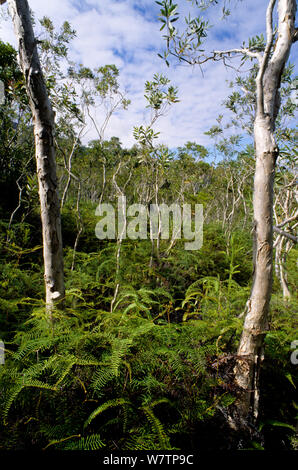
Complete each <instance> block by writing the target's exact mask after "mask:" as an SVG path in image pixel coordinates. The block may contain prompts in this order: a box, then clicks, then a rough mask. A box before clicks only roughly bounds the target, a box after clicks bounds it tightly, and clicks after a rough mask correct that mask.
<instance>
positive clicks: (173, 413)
mask: <svg viewBox="0 0 298 470" xmlns="http://www.w3.org/2000/svg"><path fill="white" fill-rule="evenodd" d="M41 24H42V26H43V28H44V31H45V33H44V34H45V39H44V42H43V43H42V44H41V46H40V47H41V50H40V53H41V56H42V60H43V66H44V70H45V76H46V79H47V85H48V89H49V92H50V94H51V98H52V102H53V103H54V106H55V109H56V112H57V135H56V151H57V168H58V177H59V189H60V195H61V199H62V201H61V208H62V231H63V244H64V263H65V282H66V297H65V300H64V305H63V308H62V306H61V308H59V307H58V308H57V309H56V310H55V311H54V312H53V318H52V321H50V320H49V317H48V314H47V312H46V310H45V305H44V282H43V262H42V239H41V227H40V216H39V211H40V209H39V200H38V190H37V179H36V175H35V166H34V142H33V136H32V123H31V116H30V112H29V110H28V103H27V99H26V96H25V93H24V87H23V83H22V77H21V74H20V72H19V70H18V66H17V62H16V52H15V51H14V50H13V48H12V47H11V46H9V45H7V44H4V43H0V79H1V80H2V81H3V82H4V84H5V90H6V100H5V104H3V105H0V114H1V128H0V161H1V186H2V188H3V192H2V194H1V199H0V214H1V238H0V243H1V245H0V256H1V267H0V309H1V316H0V338H1V339H2V340H3V341H4V343H5V359H6V360H5V364H4V365H1V366H0V394H1V403H0V414H1V421H0V435H1V440H0V449H2V450H4V449H5V450H7V449H9V450H18V449H20V450H22V449H35V450H38V449H48V448H54V449H86V450H93V449H101V448H106V449H109V450H110V449H111V450H128V449H130V450H132V449H134V450H135V449H144V450H148V449H155V450H158V449H187V448H189V449H193V450H200V449H204V450H213V449H216V450H223V449H244V448H248V449H262V448H265V449H275V450H276V449H280V450H285V449H295V448H297V437H295V425H296V415H297V407H298V404H297V403H296V402H295V399H296V398H295V394H296V383H297V378H298V377H297V365H295V364H293V363H291V361H290V356H291V353H292V352H293V350H292V349H291V344H292V342H293V341H294V340H295V339H296V337H295V328H297V317H295V312H297V298H296V297H295V294H294V293H295V285H296V284H297V272H296V269H295V268H296V266H295V265H296V257H297V249H296V248H295V245H294V242H293V241H291V240H288V239H284V238H283V237H282V236H280V235H279V234H277V236H276V245H275V247H276V248H275V249H276V256H275V279H274V288H273V299H272V302H271V318H270V332H269V333H267V335H266V338H265V351H264V362H263V366H262V376H261V388H262V396H261V405H260V417H259V425H258V428H256V429H251V434H250V435H243V436H242V435H239V434H235V433H234V432H233V431H232V430H231V429H229V428H228V425H227V420H226V417H227V413H228V409H229V407H232V406H233V403H234V401H235V399H236V397H237V394H239V393H240V391H239V390H237V388H236V387H235V385H234V384H233V365H234V361H235V355H236V351H237V344H238V341H239V336H240V333H241V331H242V326H243V316H244V314H243V312H244V311H245V304H246V301H247V299H248V296H249V292H250V287H251V278H252V277H251V273H252V257H253V254H252V240H251V230H252V179H253V171H254V152H253V148H252V146H251V145H250V144H243V143H242V142H247V141H248V140H247V139H249V138H250V137H251V115H252V114H253V108H254V85H253V83H254V82H253V77H254V76H255V74H256V70H255V69H253V70H252V71H251V73H250V75H248V76H247V77H246V78H245V79H243V77H242V78H241V79H240V78H239V79H238V81H236V83H234V84H231V87H233V91H232V93H231V95H230V96H229V97H228V98H227V101H226V103H225V113H226V114H225V116H230V118H227V119H228V120H227V122H224V119H223V116H220V117H219V118H218V120H217V122H216V124H215V125H214V126H213V127H212V128H211V129H210V131H209V132H208V134H209V135H210V138H211V141H210V142H211V144H210V148H208V149H206V148H205V147H203V146H201V145H199V144H197V143H194V142H187V143H186V144H185V146H183V147H181V148H178V149H175V150H171V149H169V148H167V147H166V146H164V145H158V144H156V136H157V133H156V131H155V130H153V126H155V125H156V121H157V120H158V118H159V116H160V115H162V113H163V112H164V111H165V110H166V109H167V108H168V107H170V106H172V105H174V103H175V102H176V101H177V99H178V96H177V90H176V89H175V88H174V87H173V86H172V85H171V84H170V83H169V81H168V80H167V79H166V78H165V77H163V76H160V75H155V76H154V77H153V80H152V82H147V83H146V84H145V95H146V98H147V100H148V106H149V107H150V109H151V121H150V123H149V125H148V126H146V125H144V126H141V127H139V128H135V130H134V135H135V138H136V145H135V146H134V147H132V148H130V149H125V148H123V146H122V145H121V142H120V141H119V139H118V138H117V137H113V138H112V139H110V140H105V139H104V129H105V126H106V125H107V122H108V118H109V116H110V113H111V112H113V111H114V109H115V108H116V107H117V106H119V107H122V108H124V109H125V108H126V107H127V106H129V102H128V101H127V100H126V99H125V96H124V94H122V92H121V91H120V89H119V85H118V82H117V77H118V73H119V72H118V70H117V68H116V67H115V66H112V65H106V66H101V67H100V68H98V69H97V70H94V71H92V70H90V69H88V68H86V67H83V66H82V65H80V66H77V65H75V64H71V66H70V67H69V69H68V72H67V74H68V75H67V78H68V80H69V81H68V85H67V87H66V89H65V75H64V73H65V72H63V73H62V70H64V69H63V67H62V66H61V65H60V64H61V63H62V61H63V60H66V58H67V44H68V42H69V41H70V40H71V38H72V37H73V36H74V34H75V33H74V32H73V31H72V30H71V28H70V26H69V25H68V24H67V23H65V24H64V26H63V30H62V31H60V32H59V33H56V32H55V31H54V29H53V25H52V24H51V22H50V20H49V19H47V18H45V19H43V21H42V23H41ZM53 58H54V59H53ZM293 78H294V77H293V69H292V67H291V66H289V67H288V68H287V70H286V71H285V73H284V76H283V88H282V90H283V91H282V99H283V107H282V111H281V113H280V117H279V122H278V137H279V144H280V147H281V149H282V151H281V157H280V159H279V164H278V171H277V185H276V195H275V196H276V197H275V201H276V202H275V207H274V211H275V218H276V225H278V224H279V223H281V222H282V221H283V220H285V219H286V218H289V217H291V215H293V213H294V212H293V211H295V193H294V186H293V181H294V179H295V175H294V166H295V161H296V160H297V150H296V148H295V139H294V131H293V129H292V128H291V125H289V121H290V120H291V118H292V117H293V114H294V109H293V105H292V104H291V102H290V100H289V95H290V89H291V83H292V81H293ZM243 88H245V92H243V91H241V90H243ZM96 100H99V101H100V103H101V104H102V103H104V105H105V109H108V111H107V117H106V120H105V121H104V122H103V124H102V127H101V128H100V126H97V130H98V139H97V140H94V141H92V142H89V144H83V143H82V140H81V136H82V134H83V133H84V129H85V126H86V121H85V119H86V115H88V114H89V115H90V112H91V111H92V105H93V104H94V103H95V102H97V101H96ZM86 110H88V111H89V112H87V111H86ZM227 110H229V112H230V114H229V112H228V111H227ZM84 113H85V114H84ZM229 119H230V121H229ZM286 119H287V126H285V120H286ZM290 122H291V121H290ZM232 124H233V125H234V126H235V124H237V125H238V131H239V132H238V133H237V134H235V133H234V134H231V132H230V128H231V125H232ZM123 194H125V196H126V198H127V203H128V204H132V203H142V204H145V205H147V206H148V205H149V204H150V203H152V202H155V201H157V202H158V203H159V204H160V203H167V204H172V203H177V204H182V203H191V204H203V206H204V217H205V220H204V243H203V246H202V248H201V249H200V250H197V251H187V250H185V249H184V240H183V239H182V240H174V239H173V238H172V239H170V240H157V241H154V242H152V241H151V240H150V239H148V240H128V239H126V240H122V241H119V240H118V241H113V240H98V239H97V238H96V236H95V232H94V229H95V226H96V223H97V221H98V217H97V216H96V215H95V209H96V206H97V205H98V203H99V202H110V203H113V204H115V206H116V205H117V197H118V196H121V195H123ZM294 224H295V221H294V220H293V221H292V225H291V223H289V224H288V225H287V231H288V232H289V233H291V230H293V228H292V227H294ZM278 237H279V238H278ZM281 281H282V284H281ZM285 283H286V286H287V292H286V291H285V287H284V286H285ZM289 293H290V294H291V296H289V295H288V294H289Z"/></svg>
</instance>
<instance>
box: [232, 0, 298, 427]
mask: <svg viewBox="0 0 298 470" xmlns="http://www.w3.org/2000/svg"><path fill="white" fill-rule="evenodd" d="M274 4H275V1H273V0H271V1H270V2H269V7H268V10H267V45H266V49H265V52H264V55H263V57H262V60H261V62H260V68H259V73H258V76H257V79H256V85H257V110H256V117H255V123H254V139H255V156H256V167H255V179H254V199H253V206H254V231H255V234H254V235H255V236H254V280H253V286H252V292H251V297H250V300H249V302H248V311H247V315H246V318H245V323H244V328H243V333H242V336H241V340H240V344H239V348H238V356H240V357H241V358H240V359H238V361H237V365H236V369H235V379H236V383H237V384H238V385H239V386H240V387H241V388H242V389H243V390H244V393H243V396H242V398H241V400H240V401H239V405H238V409H239V411H240V414H241V416H242V417H243V418H246V417H247V416H248V415H249V414H250V413H251V414H252V416H253V417H254V418H256V417H257V414H258V396H259V385H258V377H259V370H260V363H261V360H262V346H263V338H264V334H265V332H266V330H267V322H268V310H269V302H270V297H271V287H272V270H273V260H272V252H273V242H272V240H273V218H272V210H273V184H274V171H275V162H276V159H277V156H278V148H277V145H276V141H275V137H274V130H275V120H276V117H277V114H278V111H279V105H280V104H279V87H280V81H281V75H282V72H283V70H284V66H285V64H286V61H287V59H288V56H289V52H290V49H291V45H292V42H293V40H294V34H295V28H294V25H295V13H296V1H295V0H279V1H278V18H279V20H278V37H277V40H276V42H275V47H274V51H273V52H272V50H273V32H272V10H273V7H274ZM271 54H272V55H271Z"/></svg>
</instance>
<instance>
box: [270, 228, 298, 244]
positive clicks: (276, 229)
mask: <svg viewBox="0 0 298 470" xmlns="http://www.w3.org/2000/svg"><path fill="white" fill-rule="evenodd" d="M273 230H274V232H277V233H279V234H280V235H282V236H283V237H286V238H288V239H289V240H292V241H293V242H295V243H298V237H295V235H292V234H291V233H288V232H285V231H284V230H281V229H280V228H278V227H276V226H274V227H273Z"/></svg>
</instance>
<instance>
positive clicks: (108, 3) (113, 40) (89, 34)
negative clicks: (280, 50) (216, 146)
mask: <svg viewBox="0 0 298 470" xmlns="http://www.w3.org/2000/svg"><path fill="white" fill-rule="evenodd" d="M220 3H222V2H220ZM267 3H268V2H267V0H243V1H236V0H232V1H231V5H232V15H231V16H230V17H229V18H228V19H226V20H224V21H218V18H219V17H220V9H219V7H213V9H212V11H211V10H210V11H209V13H208V14H209V15H210V21H211V23H212V24H213V25H214V26H213V28H212V29H211V30H210V33H209V36H208V39H207V42H206V50H209V51H212V50H218V49H220V50H225V49H229V48H231V47H241V44H242V43H243V41H244V40H246V41H247V40H248V38H249V37H252V36H255V35H256V34H260V33H261V32H264V30H265V12H266V7H267ZM29 5H30V7H31V9H32V11H33V12H34V13H35V17H36V19H39V18H42V17H43V16H44V15H46V16H49V17H50V18H51V19H52V21H53V22H54V24H55V26H57V27H59V26H61V25H62V23H63V22H64V21H65V20H67V21H69V23H70V24H71V26H72V27H73V28H74V29H75V30H76V33H77V34H76V38H75V39H74V40H73V41H72V43H71V45H70V50H69V55H70V58H71V59H72V60H74V61H76V62H78V63H83V64H84V65H85V66H87V67H91V68H93V67H99V66H103V65H105V64H115V65H116V66H117V67H118V68H119V71H120V76H119V82H120V85H121V88H122V90H125V91H126V98H127V99H130V100H131V104H130V106H129V107H128V110H126V111H124V110H123V111H122V110H121V111H119V112H118V113H117V114H115V115H114V116H113V117H112V119H111V120H110V122H109V125H108V127H107V129H106V131H105V136H104V137H105V138H106V139H109V138H110V137H112V136H117V137H119V139H120V141H121V142H122V144H123V146H124V147H131V146H132V145H133V144H134V143H135V140H134V138H133V127H134V126H140V125H146V124H148V122H149V114H148V109H147V108H146V104H147V103H146V100H145V98H144V84H145V81H147V80H152V78H153V75H154V74H155V73H162V74H164V75H166V76H167V77H168V78H169V79H170V80H171V84H172V85H174V86H176V87H178V97H179V100H180V102H179V103H176V104H174V105H173V106H172V107H171V108H170V109H169V111H168V112H167V114H166V115H165V116H162V117H161V118H160V119H159V121H158V123H156V126H155V128H154V129H155V131H159V132H160V137H159V142H160V143H165V144H167V145H168V146H169V147H170V148H176V147H178V146H183V145H184V144H185V143H186V142H187V141H192V142H197V143H199V144H201V145H205V146H208V145H209V144H210V138H209V137H208V136H206V135H205V134H204V133H205V132H206V131H208V130H209V129H210V127H211V126H212V125H214V124H216V118H217V117H218V115H219V114H222V113H223V111H224V109H223V107H222V102H223V100H224V99H225V98H226V97H227V96H228V94H229V93H230V91H231V90H230V89H229V88H228V84H227V83H226V81H227V80H232V79H233V78H234V76H235V73H234V72H233V70H232V69H230V68H228V69H226V68H225V67H224V65H223V64H222V63H219V62H217V63H212V62H209V63H208V64H207V65H206V66H204V68H203V74H202V72H201V71H200V69H199V68H198V67H191V66H189V65H181V64H180V65H179V64H177V63H173V62H172V63H171V66H170V67H169V68H168V67H167V66H166V65H165V63H164V62H163V61H162V60H161V59H160V58H159V57H158V55H157V54H158V53H162V51H163V49H164V41H163V39H162V34H163V33H162V32H160V26H161V23H160V22H159V21H158V15H159V7H158V5H156V3H155V2H154V0H50V1H40V0H29ZM179 5H181V8H180V10H181V12H182V13H183V14H184V13H187V10H188V9H189V8H190V6H191V2H188V1H186V0H180V1H179ZM0 8H1V9H2V10H3V8H4V6H2V7H0ZM182 16H183V15H182ZM0 39H1V40H2V41H5V42H9V43H11V44H12V45H14V46H15V47H16V42H15V38H14V34H13V29H12V25H11V21H10V20H9V19H8V20H6V21H4V20H3V19H1V17H0ZM296 49H298V48H296ZM292 50H293V52H292V54H291V56H290V60H291V62H294V63H295V62H296V63H297V52H298V51H295V47H292ZM97 119H98V124H99V126H100V124H101V122H102V120H103V110H99V111H98V112H97ZM88 129H89V131H88V133H87V134H86V135H85V137H84V139H85V141H86V142H87V141H89V140H92V139H96V138H97V135H96V131H95V129H94V127H92V125H90V127H89V128H88Z"/></svg>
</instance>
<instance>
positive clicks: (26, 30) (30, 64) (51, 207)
mask: <svg viewBox="0 0 298 470" xmlns="http://www.w3.org/2000/svg"><path fill="white" fill-rule="evenodd" d="M1 3H5V2H4V1H2V2H1ZM8 7H9V11H10V14H11V17H12V20H13V24H14V31H15V35H16V38H17V42H18V44H19V63H20V68H21V70H22V72H23V75H24V79H25V86H26V91H27V95H28V99H29V104H30V108H31V112H32V116H33V124H34V136H35V154H36V163H37V176H38V183H39V198H40V207H41V222H42V233H43V256H44V277H45V289H46V305H47V307H48V309H49V312H50V311H51V310H52V308H53V305H54V303H55V302H56V301H58V300H61V299H62V298H63V297H64V293H65V291H64V275H63V252H62V234H61V218H60V204H59V196H58V191H57V176H56V161H55V148H54V113H53V110H52V106H51V103H50V100H49V97H48V92H47V88H46V85H45V81H44V78H43V73H42V70H41V65H40V61H39V56H38V51H37V41H36V39H35V37H34V32H33V27H32V23H31V17H30V10H29V5H28V2H27V0H8Z"/></svg>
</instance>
